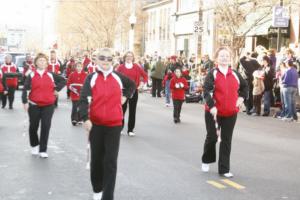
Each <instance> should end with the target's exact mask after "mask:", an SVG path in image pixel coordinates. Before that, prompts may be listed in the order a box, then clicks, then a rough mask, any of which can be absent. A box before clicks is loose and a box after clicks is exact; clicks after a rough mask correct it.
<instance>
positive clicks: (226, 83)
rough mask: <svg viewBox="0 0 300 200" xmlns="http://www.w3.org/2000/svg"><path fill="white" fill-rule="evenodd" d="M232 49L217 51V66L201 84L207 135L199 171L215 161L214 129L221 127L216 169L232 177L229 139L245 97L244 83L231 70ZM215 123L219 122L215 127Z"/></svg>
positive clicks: (223, 174) (245, 88) (238, 75)
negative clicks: (204, 103)
mask: <svg viewBox="0 0 300 200" xmlns="http://www.w3.org/2000/svg"><path fill="white" fill-rule="evenodd" d="M231 58H232V54H231V51H230V50H229V49H228V48H226V47H222V48H220V49H218V50H217V52H216V55H215V60H216V63H217V66H216V68H215V69H213V70H211V71H210V72H209V73H208V74H207V76H206V79H205V83H204V86H203V88H204V98H205V102H206V105H205V124H206V130H207V136H206V140H205V144H204V152H203V156H202V171H203V172H208V171H209V167H210V166H209V164H210V163H214V162H216V143H217V140H218V135H217V129H219V128H220V129H221V133H220V138H221V143H220V155H219V165H218V171H219V174H220V175H221V176H224V177H227V178H231V177H233V174H232V173H231V172H230V152H231V140H232V134H233V130H234V126H235V123H236V120H237V113H238V112H239V108H240V106H241V105H242V104H243V102H244V99H247V97H248V87H247V82H246V81H245V80H244V79H243V78H242V76H241V75H240V74H239V73H238V72H237V71H235V70H233V69H231V67H230V63H231ZM216 125H218V126H217V127H216Z"/></svg>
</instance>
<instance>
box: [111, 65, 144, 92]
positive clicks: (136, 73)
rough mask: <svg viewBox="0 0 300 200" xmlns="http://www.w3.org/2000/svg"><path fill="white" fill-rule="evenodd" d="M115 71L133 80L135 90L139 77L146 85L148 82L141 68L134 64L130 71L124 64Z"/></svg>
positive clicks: (138, 83)
mask: <svg viewBox="0 0 300 200" xmlns="http://www.w3.org/2000/svg"><path fill="white" fill-rule="evenodd" d="M117 71H118V72H120V73H121V74H123V75H125V76H127V77H128V78H130V79H131V80H133V81H134V82H135V85H136V87H137V88H138V87H139V85H140V81H141V77H142V78H143V81H144V83H147V81H148V75H147V74H146V72H145V71H144V70H143V68H141V67H140V66H139V65H138V64H136V63H134V64H133V66H132V68H131V69H128V68H126V67H125V64H122V65H120V66H119V67H118V68H117Z"/></svg>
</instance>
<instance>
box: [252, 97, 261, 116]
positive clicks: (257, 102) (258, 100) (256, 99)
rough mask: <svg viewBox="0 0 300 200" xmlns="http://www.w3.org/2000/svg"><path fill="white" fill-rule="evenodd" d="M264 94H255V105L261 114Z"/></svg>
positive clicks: (257, 111)
mask: <svg viewBox="0 0 300 200" xmlns="http://www.w3.org/2000/svg"><path fill="white" fill-rule="evenodd" d="M262 96H263V95H262V94H260V95H253V105H254V108H255V113H256V114H258V115H260V113H261V100H262Z"/></svg>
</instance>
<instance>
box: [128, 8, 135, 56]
mask: <svg viewBox="0 0 300 200" xmlns="http://www.w3.org/2000/svg"><path fill="white" fill-rule="evenodd" d="M129 23H130V27H131V28H130V30H129V50H130V51H133V48H134V25H135V24H136V16H135V14H134V13H133V14H131V15H130V17H129Z"/></svg>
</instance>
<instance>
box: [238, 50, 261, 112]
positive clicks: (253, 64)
mask: <svg viewBox="0 0 300 200" xmlns="http://www.w3.org/2000/svg"><path fill="white" fill-rule="evenodd" d="M257 57H258V54H257V53H256V52H253V53H251V55H250V57H247V56H244V57H242V58H241V59H240V64H241V65H240V67H241V70H242V72H243V74H244V76H243V77H244V78H245V79H246V81H247V83H248V86H249V90H248V91H249V94H248V96H249V98H248V99H247V100H246V101H245V105H246V109H247V110H246V112H247V114H248V115H251V114H252V109H253V72H254V71H255V70H257V69H259V68H260V64H259V63H258V61H257Z"/></svg>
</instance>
